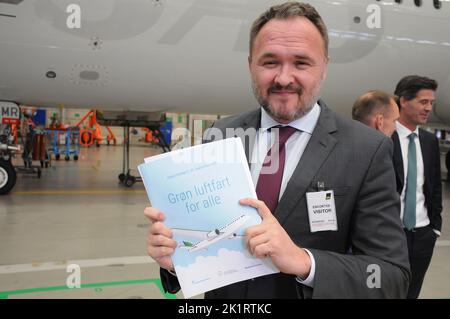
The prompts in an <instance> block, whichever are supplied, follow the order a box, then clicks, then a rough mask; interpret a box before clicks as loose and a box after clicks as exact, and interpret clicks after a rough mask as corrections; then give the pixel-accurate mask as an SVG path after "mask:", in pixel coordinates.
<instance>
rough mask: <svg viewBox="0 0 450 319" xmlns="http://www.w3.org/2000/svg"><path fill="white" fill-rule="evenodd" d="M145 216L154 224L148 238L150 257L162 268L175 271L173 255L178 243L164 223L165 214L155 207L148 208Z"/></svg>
mask: <svg viewBox="0 0 450 319" xmlns="http://www.w3.org/2000/svg"><path fill="white" fill-rule="evenodd" d="M144 214H145V216H147V217H148V219H150V221H151V222H152V225H151V226H150V228H149V232H148V237H147V252H148V254H149V256H150V257H152V258H153V259H154V260H155V261H156V262H157V263H158V264H159V266H161V267H162V268H165V269H167V270H171V271H173V270H174V268H173V263H172V254H173V252H174V251H175V248H177V242H176V241H175V240H173V239H172V230H170V229H169V228H167V227H166V226H165V225H164V224H163V223H162V222H163V221H164V219H165V216H164V214H163V213H162V212H160V211H159V210H157V209H156V208H153V207H147V208H146V209H145V210H144Z"/></svg>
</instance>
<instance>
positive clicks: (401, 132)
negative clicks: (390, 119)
mask: <svg viewBox="0 0 450 319" xmlns="http://www.w3.org/2000/svg"><path fill="white" fill-rule="evenodd" d="M395 126H396V128H397V134H398V136H399V137H400V138H407V137H408V136H409V135H410V134H411V133H416V136H419V127H418V126H416V129H415V130H414V131H411V130H410V129H409V128H407V127H406V126H404V125H403V124H401V123H400V122H399V121H396V122H395Z"/></svg>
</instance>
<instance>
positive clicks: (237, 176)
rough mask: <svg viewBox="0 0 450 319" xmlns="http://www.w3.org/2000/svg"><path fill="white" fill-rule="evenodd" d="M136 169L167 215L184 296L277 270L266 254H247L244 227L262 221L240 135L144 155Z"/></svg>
mask: <svg viewBox="0 0 450 319" xmlns="http://www.w3.org/2000/svg"><path fill="white" fill-rule="evenodd" d="M145 162H146V163H145V164H141V165H140V166H139V167H138V169H139V172H140V174H141V176H142V179H143V182H144V185H145V188H146V190H147V194H148V196H149V199H150V202H151V204H152V206H153V207H156V208H158V209H159V210H161V211H162V212H163V213H164V214H165V215H166V220H165V224H166V225H167V227H169V228H172V230H173V235H174V240H176V241H177V243H178V248H177V249H176V250H175V253H174V254H173V256H172V260H173V263H174V266H175V271H176V273H177V277H178V280H179V282H180V286H181V289H182V292H183V295H184V297H185V298H190V297H192V296H195V295H198V294H201V293H204V292H206V291H209V290H212V289H216V288H219V287H222V286H226V285H229V284H232V283H235V282H239V281H243V280H247V279H251V278H255V277H259V276H264V275H268V274H273V273H276V272H279V271H278V269H277V268H276V267H275V266H274V265H273V264H272V262H271V260H270V258H267V259H258V258H255V257H253V256H251V255H250V253H249V252H248V250H247V247H246V245H245V239H244V235H245V230H246V229H247V228H248V227H249V226H252V225H257V224H260V223H261V217H260V216H259V214H258V212H257V210H256V209H255V208H253V207H248V206H242V205H240V204H239V200H240V199H242V198H245V197H250V198H257V197H256V192H255V187H254V185H253V181H252V179H251V176H250V171H249V168H248V164H247V161H246V157H245V153H244V148H243V146H242V142H241V139H240V138H230V139H225V140H220V141H217V142H211V143H207V144H202V145H197V146H193V147H189V148H185V149H181V150H177V151H173V152H170V153H164V154H161V155H157V156H152V157H149V158H147V159H145Z"/></svg>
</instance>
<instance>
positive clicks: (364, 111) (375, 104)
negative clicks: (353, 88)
mask: <svg viewBox="0 0 450 319" xmlns="http://www.w3.org/2000/svg"><path fill="white" fill-rule="evenodd" d="M391 101H394V102H395V97H394V96H393V95H391V94H388V93H386V92H383V91H377V90H373V91H369V92H366V93H364V94H363V95H361V96H360V97H359V98H358V99H357V100H356V102H355V104H353V108H352V118H353V119H354V120H357V121H360V122H363V123H365V124H367V125H369V124H370V117H371V116H372V115H375V114H376V113H382V114H383V115H384V116H387V115H388V114H389V112H391V109H390V107H389V106H390V105H391V103H392V102H391Z"/></svg>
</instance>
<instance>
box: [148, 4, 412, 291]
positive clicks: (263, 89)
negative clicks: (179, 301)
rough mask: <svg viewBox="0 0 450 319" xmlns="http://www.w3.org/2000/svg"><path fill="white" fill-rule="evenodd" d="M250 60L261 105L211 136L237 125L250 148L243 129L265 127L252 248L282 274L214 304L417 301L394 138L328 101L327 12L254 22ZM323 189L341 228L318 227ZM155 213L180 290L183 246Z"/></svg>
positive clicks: (165, 268) (256, 141)
mask: <svg viewBox="0 0 450 319" xmlns="http://www.w3.org/2000/svg"><path fill="white" fill-rule="evenodd" d="M248 62H249V68H250V73H251V76H252V82H253V88H254V93H255V96H256V98H257V100H258V102H259V104H260V106H261V107H259V108H257V109H255V110H254V111H251V112H248V113H245V114H241V115H237V116H232V117H229V118H226V119H223V120H221V121H218V122H217V123H215V125H214V129H215V134H212V133H211V132H212V131H214V130H213V129H211V130H210V131H209V134H208V135H207V136H206V139H209V140H211V139H213V138H212V136H213V135H214V136H215V137H216V138H217V136H218V135H222V134H220V133H224V132H225V131H226V129H227V128H228V129H229V128H236V129H240V130H236V131H235V132H236V133H235V134H237V135H239V136H240V137H242V138H243V139H244V142H245V141H246V139H245V138H244V135H240V134H239V133H237V132H241V133H242V132H244V130H245V131H246V132H254V134H253V136H251V138H249V141H251V142H250V143H244V147H245V150H246V154H247V160H248V161H249V163H251V165H250V170H251V173H252V178H253V180H254V183H255V185H256V193H257V194H258V198H259V199H260V200H255V199H244V200H243V201H241V204H242V205H250V206H253V207H255V208H257V209H258V212H259V213H260V215H261V217H262V223H261V224H260V225H257V226H253V227H250V228H248V229H247V231H246V241H247V245H248V249H249V251H250V253H252V254H253V255H254V256H257V257H260V258H271V260H272V262H273V263H274V265H275V266H277V268H278V269H279V270H280V273H277V274H274V275H268V276H263V277H258V278H255V279H252V280H248V281H243V282H239V283H235V284H232V285H229V286H226V287H222V288H219V289H216V290H213V291H210V292H207V293H206V294H205V297H206V298H402V297H406V291H407V285H408V280H409V265H408V256H407V246H406V239H405V236H404V233H403V230H402V227H401V223H400V219H399V218H398V215H399V209H400V207H399V206H400V202H399V196H398V194H397V192H396V191H395V173H394V167H393V164H392V157H391V156H392V151H393V145H392V141H391V139H389V138H387V137H386V136H384V135H382V134H380V133H378V132H376V131H374V130H372V129H370V128H368V127H366V126H364V125H362V124H360V123H357V122H355V121H351V120H347V119H344V118H342V117H340V116H338V115H336V114H335V113H333V112H332V111H331V110H330V109H329V108H328V107H327V106H326V105H325V104H324V103H323V102H322V101H319V92H320V86H321V84H322V82H323V81H324V80H325V78H326V70H327V65H328V35H327V29H326V26H325V25H324V23H323V21H322V19H321V17H320V16H319V14H318V13H317V12H316V10H315V9H314V8H313V7H312V6H310V5H307V4H302V3H298V2H288V3H285V4H283V5H278V6H274V7H272V8H271V9H270V10H268V11H267V12H265V13H264V14H263V15H261V16H260V17H259V18H258V19H257V20H256V21H255V23H254V24H253V26H252V30H251V34H250V56H249V58H248ZM217 76H220V75H217ZM199 98H201V97H200V96H199ZM276 126H282V128H279V139H278V141H277V140H276V138H272V139H271V136H272V134H271V130H272V129H273V128H274V127H276ZM242 129H243V130H242ZM228 131H230V130H228ZM217 133H219V134H217ZM250 134H251V133H249V135H250ZM233 136H234V135H233ZM233 136H229V137H233ZM284 140H286V143H284ZM269 141H270V142H269ZM278 147H279V150H278V151H277V149H276V148H278ZM272 150H275V151H274V152H272ZM275 152H276V154H280V156H279V161H280V167H283V169H279V170H277V171H276V172H272V175H271V174H267V171H266V170H265V166H264V165H265V164H264V165H263V164H262V163H263V162H265V161H264V158H265V157H266V154H267V156H269V155H270V154H273V153H275ZM260 154H262V156H261V157H259V155H260ZM283 158H285V161H283V160H282V159H283ZM279 177H282V178H280V179H278V178H279ZM318 185H321V186H320V187H319V186H318ZM322 187H323V188H324V189H326V190H334V194H335V202H336V214H337V230H327V231H318V232H311V229H310V226H309V215H308V208H307V203H306V193H311V192H317V191H318V190H319V189H322ZM272 213H273V214H272ZM145 214H146V216H148V217H149V219H150V220H151V221H152V225H151V226H150V230H149V236H148V244H147V248H148V253H149V255H150V256H151V257H152V258H153V259H155V261H156V262H157V263H158V264H159V265H160V266H161V279H162V283H163V286H164V288H165V289H166V290H167V291H169V292H172V293H175V292H177V291H178V290H179V289H180V287H179V283H178V280H177V277H176V274H174V273H173V263H172V259H171V254H172V253H173V251H174V249H175V248H176V246H177V243H176V242H175V241H174V240H172V238H171V231H170V229H168V228H167V227H166V226H165V225H164V224H163V223H162V222H163V221H164V212H160V211H158V209H157V208H155V207H152V208H146V209H145ZM387 243H389V244H387ZM350 247H351V248H352V252H353V253H352V254H348V253H347V252H348V251H349V248H350ZM374 268H377V269H379V270H380V272H379V274H380V278H379V279H380V285H379V286H378V287H375V286H373V285H372V284H370V283H369V284H368V281H369V277H370V275H371V274H372V272H373V270H372V269H374Z"/></svg>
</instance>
